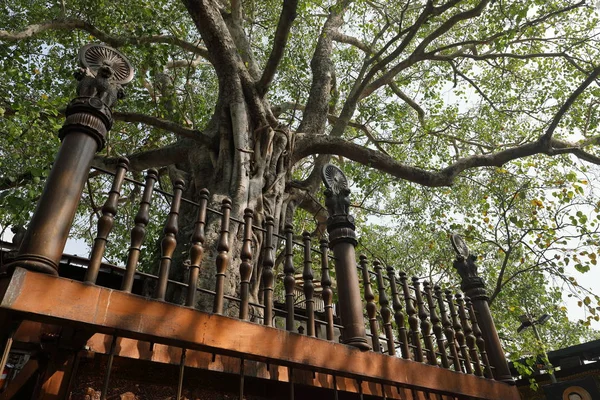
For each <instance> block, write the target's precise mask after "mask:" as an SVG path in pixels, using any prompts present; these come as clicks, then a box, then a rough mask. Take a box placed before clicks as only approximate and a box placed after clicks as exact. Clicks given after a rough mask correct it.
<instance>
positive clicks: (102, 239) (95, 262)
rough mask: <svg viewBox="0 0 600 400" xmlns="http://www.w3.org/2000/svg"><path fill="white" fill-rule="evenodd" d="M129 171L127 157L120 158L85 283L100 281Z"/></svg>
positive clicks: (103, 208) (99, 220)
mask: <svg viewBox="0 0 600 400" xmlns="http://www.w3.org/2000/svg"><path fill="white" fill-rule="evenodd" d="M128 169H129V160H128V159H126V158H125V157H121V158H119V162H118V164H117V170H116V172H115V177H114V178H113V183H112V187H111V188H110V192H108V198H107V199H106V202H105V203H104V205H103V206H102V217H100V218H99V219H98V229H97V233H96V239H94V247H93V248H92V255H91V256H90V264H89V266H88V268H87V271H86V273H85V282H88V283H96V279H98V272H99V271H100V264H102V257H103V256H104V250H105V249H106V242H107V241H108V235H109V234H110V231H111V230H112V228H113V225H114V223H115V215H117V205H118V203H119V197H120V196H121V186H123V181H124V180H125V173H126V172H127V170H128Z"/></svg>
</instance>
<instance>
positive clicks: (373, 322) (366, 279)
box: [360, 254, 381, 353]
mask: <svg viewBox="0 0 600 400" xmlns="http://www.w3.org/2000/svg"><path fill="white" fill-rule="evenodd" d="M360 267H361V270H362V277H363V287H364V290H365V300H366V301H367V316H368V317H369V327H370V329H371V342H372V343H373V351H374V352H376V353H380V352H381V345H380V343H379V324H378V323H377V306H376V305H375V295H374V294H373V290H372V289H371V279H370V276H369V266H368V262H367V256H365V255H364V254H361V255H360Z"/></svg>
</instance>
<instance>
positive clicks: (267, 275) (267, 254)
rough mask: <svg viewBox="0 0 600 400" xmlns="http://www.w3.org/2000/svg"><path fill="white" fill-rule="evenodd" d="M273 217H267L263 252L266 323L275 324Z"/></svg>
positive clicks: (268, 324) (267, 324)
mask: <svg viewBox="0 0 600 400" xmlns="http://www.w3.org/2000/svg"><path fill="white" fill-rule="evenodd" d="M273 225H274V220H273V217H272V216H270V215H267V217H266V218H265V228H266V232H265V236H264V243H265V245H264V246H263V248H264V253H263V270H262V282H263V304H264V306H265V315H264V324H265V325H266V326H273V280H274V276H273V265H274V264H275V260H274V258H273Z"/></svg>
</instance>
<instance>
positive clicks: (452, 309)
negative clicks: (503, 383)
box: [446, 289, 473, 374]
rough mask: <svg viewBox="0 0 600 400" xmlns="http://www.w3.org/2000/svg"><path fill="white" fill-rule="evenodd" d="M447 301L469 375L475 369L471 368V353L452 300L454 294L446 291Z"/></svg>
mask: <svg viewBox="0 0 600 400" xmlns="http://www.w3.org/2000/svg"><path fill="white" fill-rule="evenodd" d="M446 299H447V300H448V308H449V309H450V316H451V317H452V325H453V326H454V335H455V336H456V341H457V342H458V348H459V349H460V355H461V356H462V359H463V365H464V367H465V370H466V372H467V374H472V373H473V368H472V367H471V358H470V357H469V351H468V350H467V345H466V344H465V334H464V333H463V328H462V325H461V324H460V322H459V320H458V312H457V311H456V306H455V305H454V299H453V298H452V292H451V291H450V290H447V289H446Z"/></svg>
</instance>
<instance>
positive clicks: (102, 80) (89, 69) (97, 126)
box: [10, 44, 133, 275]
mask: <svg viewBox="0 0 600 400" xmlns="http://www.w3.org/2000/svg"><path fill="white" fill-rule="evenodd" d="M79 63H80V65H81V70H80V71H79V73H78V75H77V78H78V79H79V84H78V85H77V96H78V97H76V98H75V99H73V100H72V101H71V102H70V103H69V105H68V106H67V110H66V112H65V115H66V121H65V123H64V125H63V127H62V128H61V129H60V131H59V135H58V136H59V137H60V139H61V140H62V144H61V146H60V150H59V151H58V154H57V155H56V160H55V162H54V165H53V167H52V170H51V172H50V175H49V176H48V180H47V181H46V186H45V188H44V192H43V193H42V196H41V198H40V200H39V202H38V205H37V208H36V210H35V213H34V214H33V218H32V219H31V222H30V223H29V228H28V229H27V233H26V234H25V237H24V239H23V242H22V244H21V247H20V249H19V253H18V254H17V257H16V258H15V260H14V262H13V263H11V266H10V268H14V267H23V268H26V269H29V270H32V271H38V272H43V273H47V274H51V275H58V263H59V262H60V259H61V257H62V253H63V250H64V247H65V244H66V242H67V237H68V235H69V231H70V229H71V225H72V224H73V219H74V218H75V212H76V211H77V206H78V205H79V199H80V198H81V193H82V191H83V187H84V185H85V182H86V180H87V178H88V173H89V170H90V166H91V163H92V159H93V158H94V154H95V153H96V152H97V151H99V150H101V149H102V148H103V147H104V143H105V138H106V134H107V132H108V131H109V130H110V128H111V127H112V124H113V119H112V113H111V110H110V109H111V107H112V106H113V105H114V104H115V103H116V101H117V99H119V98H121V97H123V89H122V87H121V85H124V84H126V83H129V82H130V81H131V80H132V79H133V69H132V68H131V65H130V64H129V62H128V61H127V59H126V58H125V57H124V56H123V55H122V54H121V53H119V52H118V51H116V50H114V49H112V48H110V47H107V46H103V45H98V44H89V45H86V46H84V47H82V48H81V50H80V51H79Z"/></svg>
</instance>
